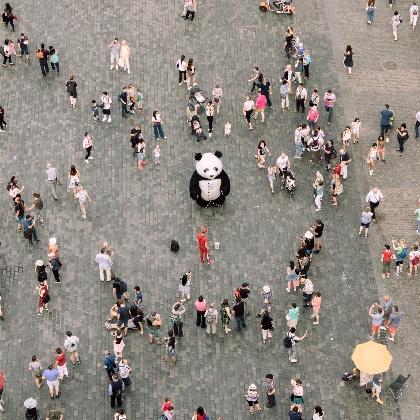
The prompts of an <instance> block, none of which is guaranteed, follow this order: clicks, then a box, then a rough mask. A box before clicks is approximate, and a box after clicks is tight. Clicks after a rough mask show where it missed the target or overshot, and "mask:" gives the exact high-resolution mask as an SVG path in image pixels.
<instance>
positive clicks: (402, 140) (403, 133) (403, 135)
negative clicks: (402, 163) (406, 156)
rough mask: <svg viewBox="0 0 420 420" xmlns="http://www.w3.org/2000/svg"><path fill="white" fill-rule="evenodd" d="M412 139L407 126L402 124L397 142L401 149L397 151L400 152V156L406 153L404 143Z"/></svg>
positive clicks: (398, 130)
mask: <svg viewBox="0 0 420 420" xmlns="http://www.w3.org/2000/svg"><path fill="white" fill-rule="evenodd" d="M409 138H410V136H409V135H408V130H407V125H406V124H405V123H402V124H401V125H400V127H399V128H398V129H397V141H398V145H399V148H398V149H396V151H397V152H400V156H402V155H403V152H404V143H405V142H406V141H407V140H408V139H409Z"/></svg>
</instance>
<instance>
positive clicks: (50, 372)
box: [42, 365, 60, 400]
mask: <svg viewBox="0 0 420 420" xmlns="http://www.w3.org/2000/svg"><path fill="white" fill-rule="evenodd" d="M59 377H60V373H59V372H58V369H57V368H55V367H54V365H49V366H48V369H47V370H45V371H44V373H43V374H42V379H46V380H47V385H48V389H49V390H50V396H51V399H52V400H53V399H54V397H58V396H59V395H60V383H59V380H58V378H59Z"/></svg>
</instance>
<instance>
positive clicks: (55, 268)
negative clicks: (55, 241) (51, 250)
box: [49, 255, 63, 284]
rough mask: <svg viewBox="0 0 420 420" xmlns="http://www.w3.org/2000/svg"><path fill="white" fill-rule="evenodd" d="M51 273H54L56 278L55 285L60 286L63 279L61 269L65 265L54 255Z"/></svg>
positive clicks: (51, 261) (51, 260)
mask: <svg viewBox="0 0 420 420" xmlns="http://www.w3.org/2000/svg"><path fill="white" fill-rule="evenodd" d="M49 265H50V268H51V271H52V273H53V276H54V283H56V284H60V283H61V277H60V273H59V271H60V269H61V267H62V266H63V264H62V263H61V261H60V258H59V256H58V255H54V256H53V257H52V258H51V259H50V262H49Z"/></svg>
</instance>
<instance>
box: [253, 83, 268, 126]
mask: <svg viewBox="0 0 420 420" xmlns="http://www.w3.org/2000/svg"><path fill="white" fill-rule="evenodd" d="M266 105H267V98H266V97H265V96H264V95H263V94H262V93H261V90H259V91H258V95H257V98H256V99H255V114H254V116H255V119H256V120H257V119H258V115H259V114H261V122H262V123H263V122H264V119H265V115H264V110H265V107H266Z"/></svg>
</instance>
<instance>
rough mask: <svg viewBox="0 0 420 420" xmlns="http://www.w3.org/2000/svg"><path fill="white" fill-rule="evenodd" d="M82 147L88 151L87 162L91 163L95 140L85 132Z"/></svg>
mask: <svg viewBox="0 0 420 420" xmlns="http://www.w3.org/2000/svg"><path fill="white" fill-rule="evenodd" d="M82 146H83V148H84V149H85V150H86V156H85V162H86V163H89V159H91V160H92V159H93V157H92V156H91V155H90V153H91V151H92V148H93V140H92V137H91V136H90V134H89V133H88V132H87V131H86V132H85V136H84V137H83V142H82Z"/></svg>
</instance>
